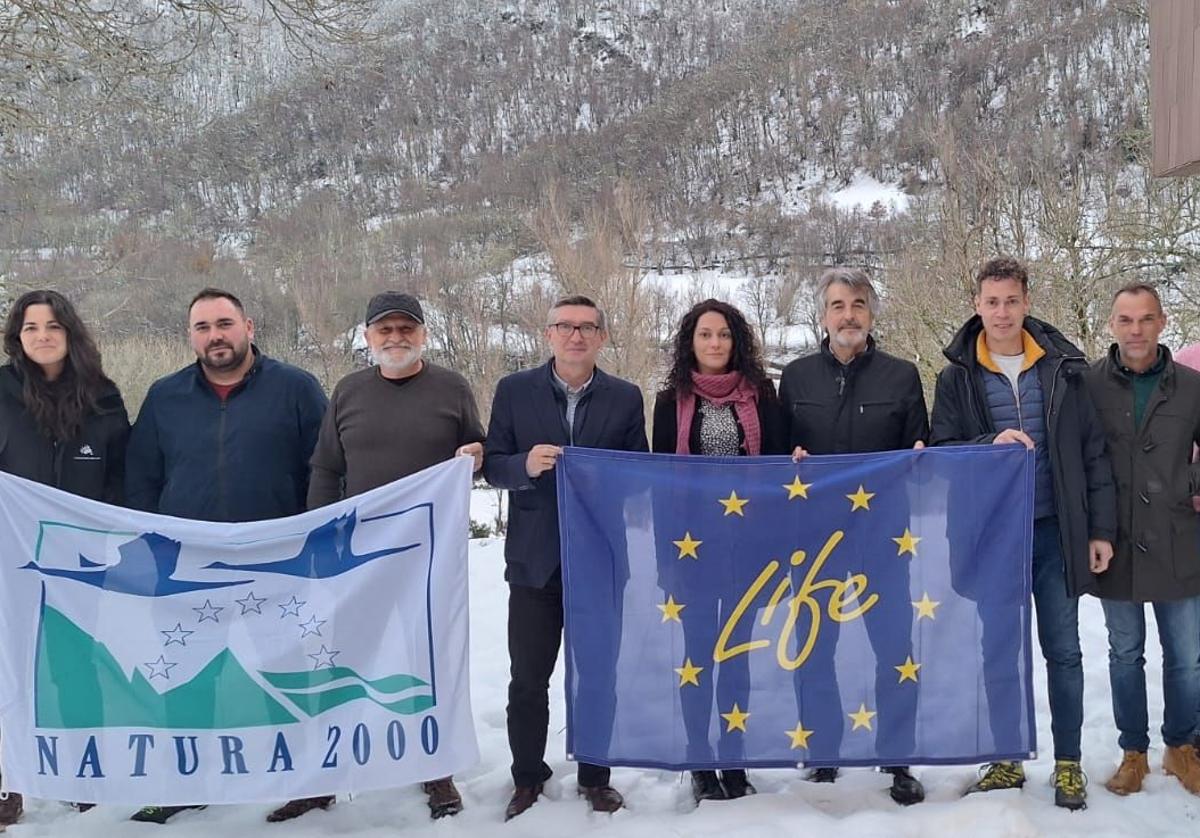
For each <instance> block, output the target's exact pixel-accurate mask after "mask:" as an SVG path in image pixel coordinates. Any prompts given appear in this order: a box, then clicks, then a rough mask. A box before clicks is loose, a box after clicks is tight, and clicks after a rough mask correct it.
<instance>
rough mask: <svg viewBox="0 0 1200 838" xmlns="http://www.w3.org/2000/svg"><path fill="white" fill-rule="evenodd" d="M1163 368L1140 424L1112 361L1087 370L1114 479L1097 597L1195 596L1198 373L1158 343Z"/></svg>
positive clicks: (1199, 584)
mask: <svg viewBox="0 0 1200 838" xmlns="http://www.w3.org/2000/svg"><path fill="white" fill-rule="evenodd" d="M1162 352H1163V353H1164V355H1165V360H1166V364H1165V366H1164V368H1163V371H1162V374H1161V376H1160V377H1159V379H1158V387H1157V388H1156V389H1155V390H1154V392H1152V393H1151V394H1150V399H1149V401H1147V402H1146V410H1145V414H1144V415H1143V416H1142V424H1141V427H1137V428H1135V427H1134V424H1133V385H1132V383H1131V381H1130V378H1129V374H1128V373H1126V372H1125V371H1124V370H1123V369H1122V368H1121V365H1120V363H1119V362H1118V361H1117V358H1116V346H1115V345H1114V346H1113V348H1112V349H1111V350H1109V354H1108V356H1107V357H1105V358H1103V359H1101V360H1099V361H1097V362H1096V363H1095V364H1093V365H1092V368H1091V370H1089V372H1088V374H1087V378H1086V380H1087V385H1088V390H1089V392H1090V393H1091V395H1092V400H1093V401H1094V402H1095V403H1096V409H1097V410H1098V411H1099V412H1100V420H1101V422H1103V424H1104V432H1105V435H1106V436H1107V438H1108V455H1109V457H1110V458H1111V460H1112V465H1113V476H1114V477H1115V478H1116V481H1117V501H1118V503H1119V504H1120V506H1119V508H1118V519H1117V520H1118V526H1117V532H1118V537H1117V541H1116V544H1115V545H1114V546H1115V547H1116V553H1115V554H1114V555H1113V561H1112V564H1111V565H1110V566H1109V568H1108V571H1107V572H1106V573H1104V574H1103V575H1101V576H1100V578H1099V583H1100V591H1099V594H1100V596H1102V597H1104V598H1105V599H1117V600H1127V601H1128V600H1132V601H1134V602H1167V601H1170V600H1175V599H1183V598H1185V597H1194V596H1198V595H1200V550H1198V549H1197V544H1198V543H1200V542H1198V541H1197V531H1196V530H1197V520H1196V510H1195V509H1194V508H1193V507H1192V495H1194V494H1196V493H1197V491H1198V490H1200V465H1198V464H1195V463H1192V462H1191V457H1192V445H1193V443H1196V442H1200V374H1197V373H1195V372H1193V371H1192V370H1190V369H1187V368H1185V367H1181V366H1178V365H1177V364H1176V363H1175V362H1174V361H1173V360H1171V353H1170V352H1169V351H1168V350H1167V348H1166V347H1165V346H1164V347H1163V348H1162Z"/></svg>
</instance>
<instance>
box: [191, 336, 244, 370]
mask: <svg viewBox="0 0 1200 838" xmlns="http://www.w3.org/2000/svg"><path fill="white" fill-rule="evenodd" d="M214 349H228V350H230V351H229V356H228V357H227V358H225V359H224V360H217V359H216V358H213V357H211V356H210V354H209V353H211V352H212V351H213V350H214ZM249 354H250V340H249V338H247V339H246V341H245V342H243V343H242V345H241V346H235V345H234V344H232V343H230V342H229V341H225V340H222V341H218V342H214V343H210V344H209V345H208V346H206V347H204V354H203V355H201V356H200V364H201V365H202V366H204V367H207V368H208V369H210V370H217V371H224V370H234V369H237V368H238V367H240V366H241V365H242V363H243V362H244V361H245V360H246V356H247V355H249Z"/></svg>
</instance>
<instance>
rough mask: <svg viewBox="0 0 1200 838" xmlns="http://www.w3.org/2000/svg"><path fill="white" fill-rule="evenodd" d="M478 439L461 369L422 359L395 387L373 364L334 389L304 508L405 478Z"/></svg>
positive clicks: (478, 426) (476, 413) (474, 413)
mask: <svg viewBox="0 0 1200 838" xmlns="http://www.w3.org/2000/svg"><path fill="white" fill-rule="evenodd" d="M483 438H484V433H483V427H482V425H481V423H480V421H479V409H478V408H477V407H476V405H475V397H474V395H472V393H471V388H470V386H469V385H468V384H467V381H466V379H465V378H463V377H462V376H461V375H459V374H458V373H456V372H453V371H451V370H448V369H446V368H445V367H440V366H438V365H437V364H431V363H429V362H428V361H425V362H424V366H423V367H422V369H421V371H420V372H419V373H417V374H416V375H415V376H413V377H411V378H409V379H406V380H404V381H403V383H401V384H399V385H398V384H396V383H393V382H391V381H389V380H388V379H385V378H384V377H383V376H382V375H380V373H379V370H378V368H376V367H368V368H367V369H364V370H358V371H357V372H352V373H350V374H349V375H347V376H346V377H345V378H343V379H342V380H341V381H339V382H338V383H337V386H336V387H334V388H333V396H332V397H331V398H330V400H329V409H328V410H327V411H326V413H325V419H324V421H323V422H322V423H321V434H320V436H319V437H318V438H317V447H316V449H315V450H314V451H313V456H312V461H311V462H312V476H311V477H310V479H309V484H308V508H309V509H315V508H317V507H318V506H325V505H326V504H329V503H333V502H335V501H338V500H341V499H343V498H348V497H351V496H353V495H357V494H361V493H362V492H366V491H369V490H371V489H374V488H376V487H378V486H382V485H384V484H385V483H390V482H392V481H393V480H398V479H400V478H401V477H407V476H408V475H410V474H414V473H416V472H418V471H421V470H422V469H425V468H428V467H429V466H432V465H435V464H437V463H440V462H442V461H443V460H448V459H450V458H451V457H453V456H454V452H455V451H456V450H457V449H458V448H459V446H462V445H466V444H467V443H470V442H482V441H483Z"/></svg>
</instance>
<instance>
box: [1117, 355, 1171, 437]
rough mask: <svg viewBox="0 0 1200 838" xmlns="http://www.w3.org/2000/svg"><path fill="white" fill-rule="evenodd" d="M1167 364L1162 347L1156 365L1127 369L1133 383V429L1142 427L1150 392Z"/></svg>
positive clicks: (1153, 389) (1154, 387)
mask: <svg viewBox="0 0 1200 838" xmlns="http://www.w3.org/2000/svg"><path fill="white" fill-rule="evenodd" d="M1166 366H1167V359H1166V356H1165V355H1164V354H1163V351H1162V349H1159V350H1158V360H1156V361H1155V362H1154V366H1152V367H1150V369H1148V370H1146V371H1145V372H1134V371H1133V370H1130V369H1126V370H1125V373H1126V374H1127V375H1128V376H1129V380H1130V381H1131V382H1132V383H1133V429H1134V430H1135V431H1136V430H1137V429H1138V428H1140V427H1142V417H1143V416H1145V415H1146V405H1147V404H1148V403H1149V402H1150V394H1151V393H1153V392H1154V391H1155V389H1157V387H1158V380H1159V379H1160V378H1162V373H1163V369H1164V368H1165V367H1166Z"/></svg>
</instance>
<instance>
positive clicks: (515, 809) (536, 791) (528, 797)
mask: <svg viewBox="0 0 1200 838" xmlns="http://www.w3.org/2000/svg"><path fill="white" fill-rule="evenodd" d="M541 794H542V784H541V783H538V784H537V785H536V786H517V787H516V788H515V789H513V793H512V797H510V798H509V800H508V806H506V807H505V809H504V819H505V820H506V821H511V820H512V819H513V818H515V817H516V816H517V815H519V814H521V813H522V812H524V811H525V810H527V809H528V808H529V807H530V806H532V805H533V804H534V803H536V802H537V799H538V797H540V796H541Z"/></svg>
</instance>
